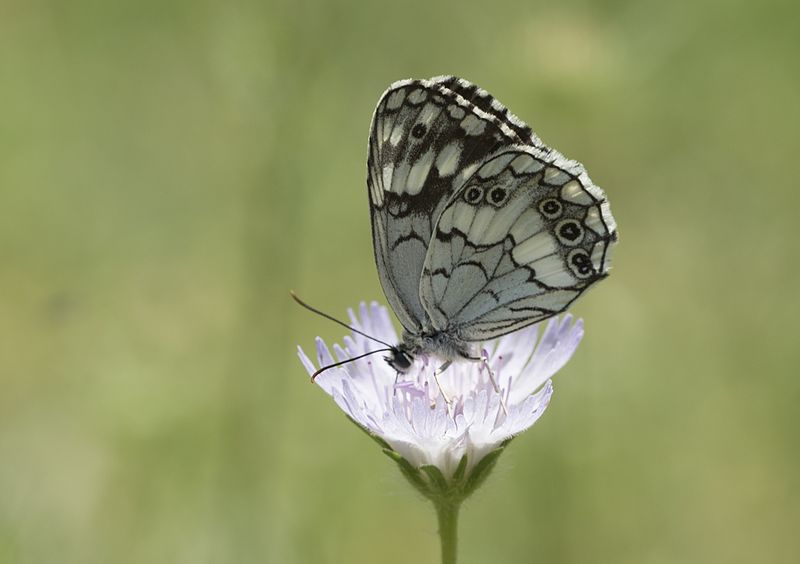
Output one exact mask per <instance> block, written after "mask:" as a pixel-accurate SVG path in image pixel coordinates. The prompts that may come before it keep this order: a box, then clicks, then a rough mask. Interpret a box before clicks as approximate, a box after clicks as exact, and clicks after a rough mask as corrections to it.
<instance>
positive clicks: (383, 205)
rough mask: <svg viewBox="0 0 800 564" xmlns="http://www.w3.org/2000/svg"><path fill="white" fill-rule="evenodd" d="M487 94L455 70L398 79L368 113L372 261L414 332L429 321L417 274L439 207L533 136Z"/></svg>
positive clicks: (394, 304)
mask: <svg viewBox="0 0 800 564" xmlns="http://www.w3.org/2000/svg"><path fill="white" fill-rule="evenodd" d="M481 93H483V94H485V96H483V95H482V94H481ZM462 94H464V95H462ZM464 96H468V97H469V98H470V99H475V100H476V103H473V102H472V101H470V100H469V99H467V98H465V97H464ZM487 96H488V94H486V93H485V92H484V91H480V90H479V89H477V87H474V86H473V85H471V84H470V83H468V82H466V81H464V80H462V79H457V78H454V77H438V78H434V79H431V80H406V81H400V82H397V83H395V84H393V85H392V86H391V87H390V88H389V89H388V90H387V91H386V92H385V93H384V95H383V96H382V97H381V99H380V101H379V102H378V106H377V108H376V110H375V115H374V116H373V119H372V127H371V131H370V138H369V153H368V162H367V169H368V174H367V185H368V188H369V197H370V209H371V217H372V234H373V243H374V249H375V261H376V263H377V266H378V272H379V275H380V280H381V284H382V286H383V289H384V292H385V294H386V297H387V299H388V300H389V302H390V304H391V306H392V308H393V309H394V311H395V313H396V314H397V316H398V318H399V319H400V322H401V323H402V325H403V326H404V327H405V328H406V329H407V330H408V331H411V332H414V333H419V332H420V331H421V330H422V328H423V327H425V326H427V325H428V324H429V321H430V320H429V317H428V313H427V311H426V308H425V307H424V306H423V305H422V302H421V301H420V293H419V291H420V277H421V275H422V269H423V264H424V262H425V257H426V255H427V254H428V247H429V244H430V242H431V237H432V235H433V231H434V226H435V224H436V221H437V219H438V217H439V215H440V214H441V212H442V210H443V209H444V207H445V206H446V205H447V203H448V201H449V200H450V199H451V197H453V195H454V194H455V193H456V192H457V191H458V190H459V189H460V188H461V187H462V186H463V185H464V182H465V181H466V180H467V178H469V177H470V176H471V175H472V174H473V173H474V172H475V171H476V170H477V169H478V168H479V167H480V165H481V164H482V163H483V162H484V161H485V160H486V158H487V157H488V156H489V155H490V154H492V153H493V152H495V151H497V150H498V149H499V148H501V147H504V146H511V145H512V144H514V143H521V142H524V143H530V142H532V140H533V137H532V136H531V135H532V134H531V133H530V129H529V128H528V129H527V130H526V129H525V128H527V126H524V124H522V122H520V121H519V120H516V118H513V116H509V114H508V112H507V111H506V110H505V108H503V107H502V106H501V105H499V104H497V103H496V102H494V103H493V100H494V99H493V98H491V97H488V98H487ZM481 106H483V107H486V108H487V110H486V111H484V110H482V109H481ZM511 118H513V119H514V120H516V121H510V120H511ZM517 122H518V123H519V124H521V125H519V126H517V127H516V128H515V127H512V125H513V124H514V123H517ZM523 136H527V137H523Z"/></svg>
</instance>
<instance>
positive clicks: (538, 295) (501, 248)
mask: <svg viewBox="0 0 800 564" xmlns="http://www.w3.org/2000/svg"><path fill="white" fill-rule="evenodd" d="M367 187H368V191H369V203H370V215H371V221H372V239H373V245H374V251H375V262H376V264H377V268H378V274H379V277H380V282H381V285H382V287H383V291H384V293H385V294H386V298H387V299H388V301H389V304H390V305H391V307H392V309H393V310H394V312H395V314H396V316H397V318H398V319H399V321H400V323H401V324H402V326H403V329H404V331H403V336H402V342H401V343H400V344H398V345H397V346H393V347H391V353H390V356H388V357H387V361H388V362H389V364H390V365H391V366H392V367H393V368H394V369H395V370H397V371H398V372H399V373H403V372H407V371H408V370H409V369H410V367H411V365H412V363H413V361H414V358H415V357H417V356H418V355H432V356H435V357H438V358H439V359H440V360H442V361H443V362H444V364H443V365H442V366H441V367H440V369H439V370H440V371H441V370H444V369H445V368H446V367H447V366H448V365H449V364H450V363H451V362H452V361H454V360H457V359H469V360H480V358H479V356H478V355H477V354H476V348H477V344H478V343H480V342H481V341H486V340H490V339H494V338H497V337H500V336H502V335H505V334H507V333H511V332H512V331H516V330H518V329H521V328H523V327H526V326H528V325H531V324H533V323H538V322H539V321H542V320H544V319H547V318H548V317H552V316H554V315H556V314H558V313H560V312H562V311H564V310H565V309H566V308H567V307H569V305H570V304H571V303H572V302H573V301H575V300H576V299H577V298H578V297H579V296H580V295H581V294H582V293H583V292H584V291H586V290H587V289H588V288H589V287H591V286H592V285H593V284H594V283H596V282H597V281H598V280H601V279H602V278H605V277H606V276H607V275H608V271H609V266H610V256H611V250H612V248H613V246H614V244H615V243H616V241H617V228H616V223H615V221H614V218H613V217H612V215H611V209H610V207H609V204H608V201H607V200H606V196H605V194H604V193H603V191H602V190H601V189H600V188H598V187H597V186H595V185H594V183H592V181H591V180H590V179H589V177H588V176H587V174H586V171H585V169H584V168H583V166H582V165H581V164H580V163H577V162H575V161H571V160H568V159H567V158H565V157H564V156H562V155H561V154H560V153H558V152H557V151H555V150H554V149H551V148H549V147H547V146H546V145H545V144H544V143H542V141H541V140H540V139H539V138H538V137H537V136H536V134H534V133H533V131H532V130H531V128H530V127H528V126H527V125H526V124H525V123H524V122H522V121H521V120H520V119H518V118H517V117H515V116H514V115H512V114H511V113H509V111H508V110H507V109H506V108H505V107H504V106H503V105H502V104H500V102H498V101H497V100H496V99H495V98H494V97H492V96H491V95H490V94H489V93H488V92H486V91H485V90H483V89H481V88H478V87H477V86H476V85H474V84H471V83H470V82H468V81H466V80H464V79H461V78H457V77H455V76H438V77H434V78H431V79H428V80H401V81H399V82H395V83H394V84H392V85H391V86H390V87H389V88H388V90H386V92H384V94H383V95H382V96H381V98H380V100H379V101H378V105H377V107H376V109H375V113H374V115H373V118H372V124H371V128H370V135H369V152H368V158H367Z"/></svg>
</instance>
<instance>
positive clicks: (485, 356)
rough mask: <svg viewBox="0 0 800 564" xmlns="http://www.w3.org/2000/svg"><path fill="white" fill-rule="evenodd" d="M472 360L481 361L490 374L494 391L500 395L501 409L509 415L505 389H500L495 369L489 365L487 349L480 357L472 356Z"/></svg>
mask: <svg viewBox="0 0 800 564" xmlns="http://www.w3.org/2000/svg"><path fill="white" fill-rule="evenodd" d="M470 360H475V361H477V362H480V363H481V364H482V365H483V367H484V368H485V369H486V372H487V373H488V374H489V381H490V382H491V383H492V388H494V391H495V392H497V395H498V396H500V409H502V410H503V414H504V415H508V409H507V408H506V400H505V398H504V397H503V391H502V390H501V389H500V386H499V385H498V384H497V380H496V379H495V377H494V370H492V368H491V367H490V366H489V355H488V353H487V352H486V350H485V349H484V350H482V351H481V356H480V357H478V358H471V359H470Z"/></svg>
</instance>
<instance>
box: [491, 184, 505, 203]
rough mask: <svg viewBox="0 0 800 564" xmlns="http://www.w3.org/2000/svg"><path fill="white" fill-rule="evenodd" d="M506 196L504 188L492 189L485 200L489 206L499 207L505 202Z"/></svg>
mask: <svg viewBox="0 0 800 564" xmlns="http://www.w3.org/2000/svg"><path fill="white" fill-rule="evenodd" d="M506 196H508V191H507V190H506V189H505V188H500V187H497V188H492V190H491V191H490V192H489V193H488V194H487V200H488V201H489V203H490V204H493V205H495V206H500V205H502V204H503V202H505V201H506Z"/></svg>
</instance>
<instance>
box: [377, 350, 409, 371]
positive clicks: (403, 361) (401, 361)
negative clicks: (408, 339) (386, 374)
mask: <svg viewBox="0 0 800 564" xmlns="http://www.w3.org/2000/svg"><path fill="white" fill-rule="evenodd" d="M383 358H384V359H386V362H387V363H388V364H389V366H391V367H392V368H394V369H395V370H396V371H397V372H398V373H399V374H405V373H406V372H408V371H409V369H410V368H411V365H412V364H414V356H413V355H412V354H411V353H410V352H409V351H408V350H407V349H406V347H405V346H404V345H399V346H396V347H392V349H391V350H390V352H389V354H388V355H386V356H385V357H383Z"/></svg>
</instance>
